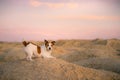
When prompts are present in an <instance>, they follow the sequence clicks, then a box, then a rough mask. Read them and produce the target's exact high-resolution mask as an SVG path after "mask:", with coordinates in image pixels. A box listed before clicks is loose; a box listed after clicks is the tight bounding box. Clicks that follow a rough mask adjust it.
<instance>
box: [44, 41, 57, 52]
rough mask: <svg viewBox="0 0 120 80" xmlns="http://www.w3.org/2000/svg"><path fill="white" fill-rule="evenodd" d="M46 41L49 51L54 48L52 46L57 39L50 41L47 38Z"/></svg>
mask: <svg viewBox="0 0 120 80" xmlns="http://www.w3.org/2000/svg"><path fill="white" fill-rule="evenodd" d="M44 42H45V47H46V50H47V51H50V50H52V47H53V46H54V45H55V41H52V42H48V41H47V40H44Z"/></svg>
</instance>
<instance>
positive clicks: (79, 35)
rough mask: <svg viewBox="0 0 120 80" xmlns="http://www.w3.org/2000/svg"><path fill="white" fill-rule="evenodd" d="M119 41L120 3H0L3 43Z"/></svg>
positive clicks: (112, 0) (42, 0) (16, 0)
mask: <svg viewBox="0 0 120 80" xmlns="http://www.w3.org/2000/svg"><path fill="white" fill-rule="evenodd" d="M95 38H102V39H110V38H118V39H120V0H0V41H22V40H23V39H25V40H44V39H52V40H54V39H55V40H56V39H95Z"/></svg>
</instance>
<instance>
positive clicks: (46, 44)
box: [44, 40, 49, 48]
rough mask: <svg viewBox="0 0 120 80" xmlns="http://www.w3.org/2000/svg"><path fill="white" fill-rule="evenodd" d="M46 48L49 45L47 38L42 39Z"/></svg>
mask: <svg viewBox="0 0 120 80" xmlns="http://www.w3.org/2000/svg"><path fill="white" fill-rule="evenodd" d="M44 42H45V46H46V48H47V47H48V46H49V42H48V41H47V40H45V41H44Z"/></svg>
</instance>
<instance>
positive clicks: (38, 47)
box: [37, 46, 41, 54]
mask: <svg viewBox="0 0 120 80" xmlns="http://www.w3.org/2000/svg"><path fill="white" fill-rule="evenodd" d="M37 52H38V54H40V53H41V47H40V46H37Z"/></svg>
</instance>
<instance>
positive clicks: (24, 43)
mask: <svg viewBox="0 0 120 80" xmlns="http://www.w3.org/2000/svg"><path fill="white" fill-rule="evenodd" d="M22 43H23V45H24V46H25V47H26V46H27V45H28V44H29V43H30V42H26V41H23V42H22Z"/></svg>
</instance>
